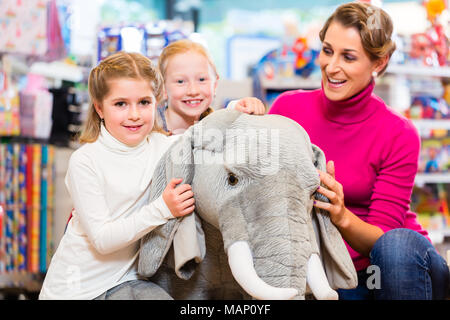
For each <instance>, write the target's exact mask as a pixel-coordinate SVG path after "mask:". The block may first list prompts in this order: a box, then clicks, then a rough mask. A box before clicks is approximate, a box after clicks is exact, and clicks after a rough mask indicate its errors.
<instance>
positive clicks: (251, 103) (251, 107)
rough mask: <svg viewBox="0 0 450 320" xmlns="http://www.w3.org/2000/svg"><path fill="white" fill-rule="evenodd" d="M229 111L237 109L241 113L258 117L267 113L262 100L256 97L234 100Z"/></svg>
mask: <svg viewBox="0 0 450 320" xmlns="http://www.w3.org/2000/svg"><path fill="white" fill-rule="evenodd" d="M227 109H235V110H237V111H240V112H244V113H248V114H256V115H261V114H265V113H266V106H265V105H264V104H263V103H262V101H261V100H259V99H258V98H254V97H246V98H242V99H239V100H232V101H230V102H229V103H228V105H227Z"/></svg>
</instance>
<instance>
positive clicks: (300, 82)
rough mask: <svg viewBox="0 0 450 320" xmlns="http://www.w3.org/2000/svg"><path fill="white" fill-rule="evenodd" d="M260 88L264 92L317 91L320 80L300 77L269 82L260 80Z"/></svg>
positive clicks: (282, 78)
mask: <svg viewBox="0 0 450 320" xmlns="http://www.w3.org/2000/svg"><path fill="white" fill-rule="evenodd" d="M261 86H262V87H263V88H264V89H266V90H267V89H271V90H295V89H318V88H320V87H321V80H320V79H305V78H302V77H277V78H274V79H270V80H269V79H265V78H262V79H261Z"/></svg>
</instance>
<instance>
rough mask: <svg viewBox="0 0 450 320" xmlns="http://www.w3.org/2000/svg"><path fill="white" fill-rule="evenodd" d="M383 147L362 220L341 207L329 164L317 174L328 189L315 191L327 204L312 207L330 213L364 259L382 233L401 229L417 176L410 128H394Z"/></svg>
mask: <svg viewBox="0 0 450 320" xmlns="http://www.w3.org/2000/svg"><path fill="white" fill-rule="evenodd" d="M386 140H389V141H388V142H386V143H385V144H384V145H385V147H384V148H383V151H382V154H381V155H380V159H382V161H381V163H380V165H379V167H378V168H377V175H376V178H375V181H374V184H373V187H372V194H371V198H370V206H369V208H368V209H369V211H368V214H367V217H366V218H365V221H363V220H362V219H360V218H359V217H358V216H356V215H355V214H354V213H352V212H351V211H350V210H348V209H347V208H346V206H345V202H344V192H343V188H342V185H341V184H340V183H339V182H337V181H336V180H335V169H334V163H333V162H332V161H330V162H328V163H327V172H320V179H321V182H322V183H324V184H325V186H327V188H329V190H326V189H325V188H319V190H318V192H320V193H322V194H323V195H325V196H326V197H327V198H328V199H329V200H330V202H331V203H323V202H319V201H317V202H316V206H317V207H319V208H322V209H325V210H327V211H329V212H330V218H331V220H332V221H333V223H334V224H335V225H336V227H337V228H338V229H339V231H340V232H341V235H342V237H343V238H344V240H345V241H347V243H348V244H349V245H350V246H351V247H352V248H353V249H354V250H355V251H357V252H359V253H360V254H362V255H365V256H368V254H369V253H370V251H371V250H372V247H373V245H374V244H375V242H376V241H377V240H378V238H379V237H380V236H381V235H383V233H384V232H386V231H389V230H391V229H395V228H403V227H404V224H405V218H406V213H407V211H408V210H409V204H410V199H411V194H412V189H413V186H414V177H415V175H416V173H417V165H418V157H419V151H420V138H419V135H418V133H417V131H416V130H415V129H414V128H413V127H412V125H411V127H408V126H406V127H403V128H398V131H397V133H396V134H392V135H390V136H389V138H386Z"/></svg>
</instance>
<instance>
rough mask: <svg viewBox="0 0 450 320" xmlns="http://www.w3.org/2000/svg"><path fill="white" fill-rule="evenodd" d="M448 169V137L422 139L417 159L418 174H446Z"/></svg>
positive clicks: (449, 141) (449, 151)
mask: <svg viewBox="0 0 450 320" xmlns="http://www.w3.org/2000/svg"><path fill="white" fill-rule="evenodd" d="M449 169H450V137H445V138H443V139H424V140H422V149H421V152H420V158H419V172H425V173H437V172H448V171H449Z"/></svg>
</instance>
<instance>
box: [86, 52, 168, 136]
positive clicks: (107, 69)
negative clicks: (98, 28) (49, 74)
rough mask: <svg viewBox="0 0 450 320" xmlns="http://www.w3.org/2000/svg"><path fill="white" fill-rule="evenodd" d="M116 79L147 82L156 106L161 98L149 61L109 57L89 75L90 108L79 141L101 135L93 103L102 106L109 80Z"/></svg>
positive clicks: (158, 78) (119, 54) (139, 56)
mask: <svg viewBox="0 0 450 320" xmlns="http://www.w3.org/2000/svg"><path fill="white" fill-rule="evenodd" d="M119 78H130V79H136V80H144V81H148V82H149V83H150V85H151V88H152V91H153V94H154V95H155V98H156V102H157V103H158V102H159V101H160V100H161V98H162V95H163V90H162V88H163V79H162V76H161V74H160V72H159V71H158V70H157V68H155V67H154V66H153V64H152V62H151V60H150V59H149V58H147V57H145V56H144V55H142V54H140V53H128V52H124V51H120V52H117V53H115V54H112V55H110V56H109V57H107V58H105V59H104V60H103V61H101V62H100V63H99V64H98V65H97V66H96V67H95V68H93V69H92V70H91V72H90V74H89V80H88V90H89V97H90V100H91V105H90V107H89V111H88V115H87V119H86V123H85V125H84V128H83V131H82V132H81V135H80V138H79V141H80V142H82V143H84V142H94V141H95V140H97V138H98V136H99V134H100V128H101V119H100V116H99V115H98V114H97V111H96V110H95V107H94V103H96V104H101V103H102V101H103V99H104V98H105V97H106V96H107V95H108V93H109V81H111V80H114V79H119ZM157 103H156V105H157ZM152 131H160V132H163V130H162V129H161V128H159V127H158V126H155V125H154V126H153V130H152Z"/></svg>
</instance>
